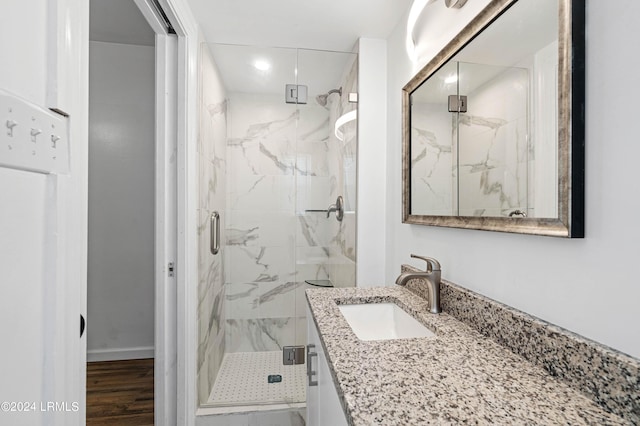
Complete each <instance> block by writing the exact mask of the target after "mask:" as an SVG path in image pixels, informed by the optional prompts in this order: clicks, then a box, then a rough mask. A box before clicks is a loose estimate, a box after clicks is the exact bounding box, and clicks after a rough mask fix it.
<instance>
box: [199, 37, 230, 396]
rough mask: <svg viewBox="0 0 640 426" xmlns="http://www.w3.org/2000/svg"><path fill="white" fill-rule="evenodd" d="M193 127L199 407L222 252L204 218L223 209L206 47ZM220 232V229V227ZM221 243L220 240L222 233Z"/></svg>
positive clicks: (223, 124) (208, 383)
mask: <svg viewBox="0 0 640 426" xmlns="http://www.w3.org/2000/svg"><path fill="white" fill-rule="evenodd" d="M199 73H200V75H199V93H200V101H199V123H198V185H199V199H198V229H197V234H198V360H197V365H198V398H199V401H200V402H201V403H204V402H206V401H207V399H208V398H209V393H210V391H211V388H212V386H213V383H214V381H215V378H216V376H217V374H218V370H219V368H220V364H221V363H222V359H223V357H224V353H225V346H226V338H225V327H224V325H225V322H226V321H225V303H224V302H225V287H224V267H225V263H224V261H223V259H224V257H225V252H226V249H225V247H224V246H223V247H221V249H220V252H219V253H218V254H217V255H216V256H214V255H212V254H211V252H210V246H209V243H210V241H209V217H210V215H211V213H212V212H213V211H218V212H219V214H220V215H221V216H222V220H224V217H225V208H226V180H227V176H226V171H227V170H226V169H227V166H226V150H227V147H226V139H227V137H226V133H227V101H226V100H225V98H226V94H225V90H224V87H223V85H222V81H221V78H220V75H219V72H218V70H217V68H216V64H215V62H214V61H213V58H212V56H211V53H210V52H209V48H208V46H207V45H205V44H203V45H202V46H201V51H200V69H199ZM221 228H223V227H221ZM222 241H224V230H223V236H222Z"/></svg>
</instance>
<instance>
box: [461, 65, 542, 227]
mask: <svg viewBox="0 0 640 426" xmlns="http://www.w3.org/2000/svg"><path fill="white" fill-rule="evenodd" d="M483 68H484V69H486V68H487V66H486V65H478V64H468V63H463V62H461V63H460V75H461V76H462V75H464V74H465V73H469V74H473V73H474V72H482V69H483ZM460 94H461V95H467V96H468V110H467V112H466V113H464V114H460V117H459V124H458V131H459V143H458V173H459V197H458V200H459V209H460V210H459V214H460V215H461V216H493V217H495V216H508V215H509V213H510V212H511V211H513V210H516V209H519V210H523V211H527V210H528V201H529V197H528V195H527V194H528V178H529V174H528V170H529V159H530V155H529V137H528V135H529V119H528V106H529V72H528V70H526V69H524V68H515V67H513V68H504V69H503V70H502V72H501V73H500V74H499V75H497V76H496V77H495V78H493V79H491V80H490V81H489V82H487V83H485V84H483V85H482V86H480V87H478V88H476V89H475V90H473V91H472V92H470V93H460ZM528 213H529V215H531V212H528Z"/></svg>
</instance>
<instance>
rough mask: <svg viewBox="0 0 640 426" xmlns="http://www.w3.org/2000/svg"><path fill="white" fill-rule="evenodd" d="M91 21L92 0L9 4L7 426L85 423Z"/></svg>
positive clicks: (3, 359) (1, 218) (4, 71)
mask: <svg viewBox="0 0 640 426" xmlns="http://www.w3.org/2000/svg"><path fill="white" fill-rule="evenodd" d="M88 23H89V6H88V2H87V1H86V0H34V1H28V2H25V1H24V0H3V1H2V13H1V14H0V52H2V54H3V58H2V66H1V67H0V91H2V92H3V93H1V95H2V96H0V98H2V104H1V105H0V339H1V341H2V350H0V404H2V407H1V410H0V424H1V425H54V426H58V425H60V426H62V425H64V426H66V425H70V426H72V425H81V424H84V383H85V374H84V372H85V369H84V356H83V353H84V350H85V339H84V338H80V314H81V313H84V302H83V301H84V297H85V296H84V291H85V290H86V158H87V152H86V139H87V123H88V120H87V111H88V108H87V70H88V61H87V58H86V52H87V48H88ZM12 95H17V96H18V97H14V96H12ZM23 100H27V101H28V102H23ZM49 108H53V109H56V110H58V111H64V112H65V113H66V114H67V115H68V116H67V117H65V116H63V115H61V114H57V113H54V112H52V111H51V110H50V109H49ZM52 137H53V138H52ZM54 157H55V158H54Z"/></svg>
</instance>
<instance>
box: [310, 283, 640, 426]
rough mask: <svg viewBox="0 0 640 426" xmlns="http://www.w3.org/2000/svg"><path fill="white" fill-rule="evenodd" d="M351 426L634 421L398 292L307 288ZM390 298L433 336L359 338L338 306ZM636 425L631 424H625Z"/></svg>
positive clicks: (393, 288)
mask: <svg viewBox="0 0 640 426" xmlns="http://www.w3.org/2000/svg"><path fill="white" fill-rule="evenodd" d="M307 300H308V301H309V306H310V309H311V313H312V316H313V320H314V321H315V324H316V326H317V328H318V331H319V332H320V339H321V340H322V344H323V346H324V350H325V352H326V356H327V361H328V363H329V368H330V370H331V372H332V375H333V379H334V382H335V383H336V387H337V390H338V394H339V397H340V401H341V404H342V406H343V409H344V411H345V413H346V416H347V420H348V421H349V423H350V424H352V425H374V424H382V425H420V424H461V423H467V424H503V425H513V424H536V425H538V424H544V425H549V424H597V425H620V424H633V423H634V422H633V421H632V420H629V419H630V417H628V416H627V417H626V419H625V418H622V417H619V416H616V415H614V414H612V413H611V412H608V411H605V409H604V408H602V407H601V406H600V405H598V404H596V402H594V400H592V399H590V398H588V397H587V396H585V395H584V394H583V393H581V392H579V391H578V390H576V389H575V388H574V387H570V386H569V385H568V384H566V383H565V382H562V381H560V380H558V379H556V378H554V377H552V376H551V375H550V374H549V373H548V372H547V371H546V370H545V369H543V368H542V367H540V366H538V365H536V364H535V363H532V362H529V361H527V360H525V359H524V358H523V357H522V356H520V355H516V354H515V353H514V352H512V351H511V350H509V349H507V348H506V347H505V346H502V345H500V344H499V343H497V341H496V340H494V339H491V338H488V337H486V336H484V335H483V334H481V333H480V332H479V331H478V330H475V329H474V328H472V327H469V326H468V325H466V324H464V323H463V322H461V321H459V320H458V319H456V318H454V317H453V316H451V315H449V314H447V313H443V314H440V315H433V314H429V313H428V312H427V303H426V301H425V300H424V299H422V298H421V297H419V296H417V295H416V294H414V293H412V292H411V291H409V290H407V289H405V288H402V287H399V286H391V287H379V288H370V289H365V288H350V289H313V290H307ZM385 301H393V302H395V303H396V304H398V305H399V306H401V307H402V308H403V309H405V310H406V311H407V312H409V313H410V314H412V315H413V316H414V317H415V318H417V319H418V320H419V321H421V322H422V323H423V324H424V325H426V326H427V327H428V328H430V329H431V330H432V331H434V332H435V334H436V337H435V338H421V339H401V340H393V341H361V340H359V339H358V338H357V337H356V336H355V334H353V332H352V330H351V328H350V326H349V325H348V324H347V322H346V320H345V319H344V317H343V316H342V314H341V313H340V311H339V309H338V306H337V304H347V303H370V302H385ZM631 418H632V417H631Z"/></svg>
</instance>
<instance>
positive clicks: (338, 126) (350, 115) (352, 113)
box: [334, 109, 358, 142]
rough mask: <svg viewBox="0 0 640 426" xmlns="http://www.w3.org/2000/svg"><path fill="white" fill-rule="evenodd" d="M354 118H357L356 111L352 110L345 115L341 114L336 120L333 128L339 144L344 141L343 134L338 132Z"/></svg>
mask: <svg viewBox="0 0 640 426" xmlns="http://www.w3.org/2000/svg"><path fill="white" fill-rule="evenodd" d="M356 118H358V110H357V109H354V110H353V111H349V112H347V113H344V114H342V115H341V116H340V117H339V118H338V119H337V120H336V124H335V127H334V132H335V134H336V138H338V140H340V141H341V142H343V141H344V132H343V131H342V130H340V129H341V128H342V126H344V125H345V124H347V123H349V122H350V121H353V120H355V119H356Z"/></svg>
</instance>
